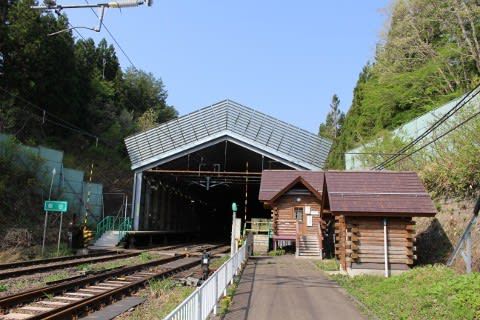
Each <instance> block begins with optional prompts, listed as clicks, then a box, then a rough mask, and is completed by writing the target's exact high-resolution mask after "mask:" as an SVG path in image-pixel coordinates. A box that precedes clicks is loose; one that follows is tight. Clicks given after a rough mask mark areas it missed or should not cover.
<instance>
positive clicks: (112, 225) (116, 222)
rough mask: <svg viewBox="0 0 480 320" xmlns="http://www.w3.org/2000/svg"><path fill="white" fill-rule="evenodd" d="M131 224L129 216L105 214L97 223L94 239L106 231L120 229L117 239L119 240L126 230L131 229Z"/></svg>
mask: <svg viewBox="0 0 480 320" xmlns="http://www.w3.org/2000/svg"><path fill="white" fill-rule="evenodd" d="M132 226H133V223H132V219H131V218H124V217H116V216H107V217H105V218H104V219H103V220H101V221H100V222H99V223H97V230H96V233H95V239H98V238H100V237H101V236H102V235H103V234H104V233H105V232H107V231H120V232H119V240H121V239H123V237H124V236H125V234H126V233H127V232H128V231H130V230H132Z"/></svg>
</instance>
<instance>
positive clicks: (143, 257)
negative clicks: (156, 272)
mask: <svg viewBox="0 0 480 320" xmlns="http://www.w3.org/2000/svg"><path fill="white" fill-rule="evenodd" d="M138 257H139V258H140V261H141V262H148V261H150V260H152V259H153V256H152V255H151V254H150V253H149V252H142V253H141V254H140V255H139V256H138Z"/></svg>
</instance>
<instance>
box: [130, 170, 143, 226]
mask: <svg viewBox="0 0 480 320" xmlns="http://www.w3.org/2000/svg"><path fill="white" fill-rule="evenodd" d="M142 183H143V172H142V171H140V172H135V174H134V176H133V198H132V199H133V200H132V201H133V203H132V216H133V230H135V231H138V228H139V226H140V205H141V200H142Z"/></svg>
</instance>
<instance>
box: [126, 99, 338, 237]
mask: <svg viewBox="0 0 480 320" xmlns="http://www.w3.org/2000/svg"><path fill="white" fill-rule="evenodd" d="M125 144H126V147H127V151H128V155H129V157H130V160H131V162H132V170H133V171H134V183H133V184H134V186H133V201H132V212H131V215H132V218H133V221H134V232H131V233H130V234H134V233H135V234H138V235H140V234H142V232H143V234H148V235H151V234H156V235H167V234H168V235H170V236H171V237H173V236H175V235H179V234H194V235H199V236H201V237H203V239H220V240H221V239H228V238H229V233H230V228H231V219H232V216H231V205H232V202H235V203H236V204H237V206H238V212H237V217H239V218H242V222H245V220H250V219H251V218H270V217H271V215H270V212H269V211H267V210H266V209H264V208H263V206H262V204H261V203H260V202H259V200H258V193H259V186H260V177H261V172H262V170H264V169H283V170H322V169H323V166H324V164H325V160H326V159H327V156H328V153H329V151H330V146H331V142H330V141H329V140H326V139H323V138H321V137H319V136H318V135H316V134H313V133H310V132H308V131H305V130H302V129H300V128H298V127H295V126H292V125H290V124H288V123H285V122H283V121H280V120H278V119H275V118H273V117H271V116H268V115H266V114H264V113H261V112H258V111H256V110H254V109H251V108H248V107H245V106H243V105H240V104H238V103H235V102H233V101H231V100H225V101H221V102H219V103H217V104H214V105H211V106H209V107H206V108H203V109H200V110H198V111H195V112H192V113H190V114H187V115H184V116H182V117H179V118H178V119H175V120H172V121H169V122H167V123H163V124H161V125H159V126H157V127H155V128H152V129H149V130H147V131H144V132H140V133H138V134H135V135H133V136H131V137H128V138H126V139H125Z"/></svg>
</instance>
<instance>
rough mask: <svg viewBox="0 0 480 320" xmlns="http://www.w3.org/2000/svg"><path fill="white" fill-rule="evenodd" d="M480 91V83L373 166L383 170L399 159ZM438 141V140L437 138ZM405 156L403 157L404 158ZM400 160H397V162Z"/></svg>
mask: <svg viewBox="0 0 480 320" xmlns="http://www.w3.org/2000/svg"><path fill="white" fill-rule="evenodd" d="M479 93H480V84H478V85H477V86H476V87H475V88H473V89H472V90H471V91H469V92H468V93H467V94H465V95H464V96H463V97H462V98H461V99H460V100H459V101H458V102H457V103H456V104H455V106H454V107H453V108H452V109H450V110H449V111H448V112H447V113H445V114H444V115H443V116H442V117H440V118H439V119H438V120H437V121H435V122H434V123H433V124H432V125H431V126H430V127H429V128H428V129H427V130H425V131H424V132H423V133H422V134H420V135H419V136H418V137H417V138H415V139H414V140H412V141H411V142H410V143H408V144H407V145H405V146H404V147H402V148H400V149H399V150H398V151H396V152H394V155H392V156H391V157H389V158H388V159H386V160H384V161H382V162H381V163H379V164H377V165H376V166H374V167H373V169H374V170H383V169H384V168H385V167H386V166H388V165H390V164H391V163H392V162H393V161H395V160H396V159H398V158H399V157H400V156H402V155H403V154H405V153H407V151H408V150H410V149H411V148H412V147H414V146H415V145H416V144H418V143H419V142H420V141H421V140H423V139H424V138H425V137H426V136H428V135H429V134H430V133H432V132H433V131H434V130H435V129H437V128H438V127H439V126H440V125H441V124H443V123H444V122H445V121H446V120H448V119H449V118H451V117H452V116H453V115H454V114H455V113H457V112H458V111H459V110H460V109H461V108H463V107H464V106H465V105H466V104H467V103H469V102H470V101H471V100H472V99H474V98H475V97H476V96H477V95H478V94H479ZM435 141H436V140H435ZM404 158H405V157H402V159H404ZM397 162H398V161H395V163H397Z"/></svg>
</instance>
